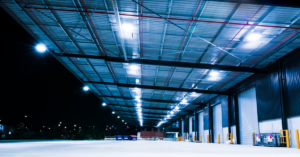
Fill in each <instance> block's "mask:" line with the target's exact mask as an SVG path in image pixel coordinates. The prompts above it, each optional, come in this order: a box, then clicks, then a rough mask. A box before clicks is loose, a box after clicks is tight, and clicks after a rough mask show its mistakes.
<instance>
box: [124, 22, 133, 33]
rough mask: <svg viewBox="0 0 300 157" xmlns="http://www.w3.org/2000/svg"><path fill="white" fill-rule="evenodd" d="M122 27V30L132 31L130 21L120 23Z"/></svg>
mask: <svg viewBox="0 0 300 157" xmlns="http://www.w3.org/2000/svg"><path fill="white" fill-rule="evenodd" d="M122 27H123V31H124V32H132V31H133V25H132V24H130V23H124V24H123V25H122Z"/></svg>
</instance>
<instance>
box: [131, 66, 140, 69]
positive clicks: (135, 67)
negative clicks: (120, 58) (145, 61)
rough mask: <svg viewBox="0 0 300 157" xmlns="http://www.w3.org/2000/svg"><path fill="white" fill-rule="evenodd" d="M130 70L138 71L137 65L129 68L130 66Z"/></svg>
mask: <svg viewBox="0 0 300 157" xmlns="http://www.w3.org/2000/svg"><path fill="white" fill-rule="evenodd" d="M130 69H131V70H138V69H139V67H138V66H137V65H131V66H130Z"/></svg>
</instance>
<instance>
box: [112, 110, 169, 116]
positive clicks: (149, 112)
mask: <svg viewBox="0 0 300 157" xmlns="http://www.w3.org/2000/svg"><path fill="white" fill-rule="evenodd" d="M114 111H115V112H128V113H137V111H124V110H114ZM142 113H143V114H153V115H167V114H166V113H152V112H142ZM117 115H122V114H118V113H117ZM126 115H127V114H126Z"/></svg>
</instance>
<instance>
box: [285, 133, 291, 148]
mask: <svg viewBox="0 0 300 157" xmlns="http://www.w3.org/2000/svg"><path fill="white" fill-rule="evenodd" d="M285 135H286V137H285V138H286V147H287V148H290V136H289V131H288V130H285Z"/></svg>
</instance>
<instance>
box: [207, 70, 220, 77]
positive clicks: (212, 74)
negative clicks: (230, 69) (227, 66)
mask: <svg viewBox="0 0 300 157" xmlns="http://www.w3.org/2000/svg"><path fill="white" fill-rule="evenodd" d="M209 75H210V76H218V75H219V72H217V71H212V72H210V73H209Z"/></svg>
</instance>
